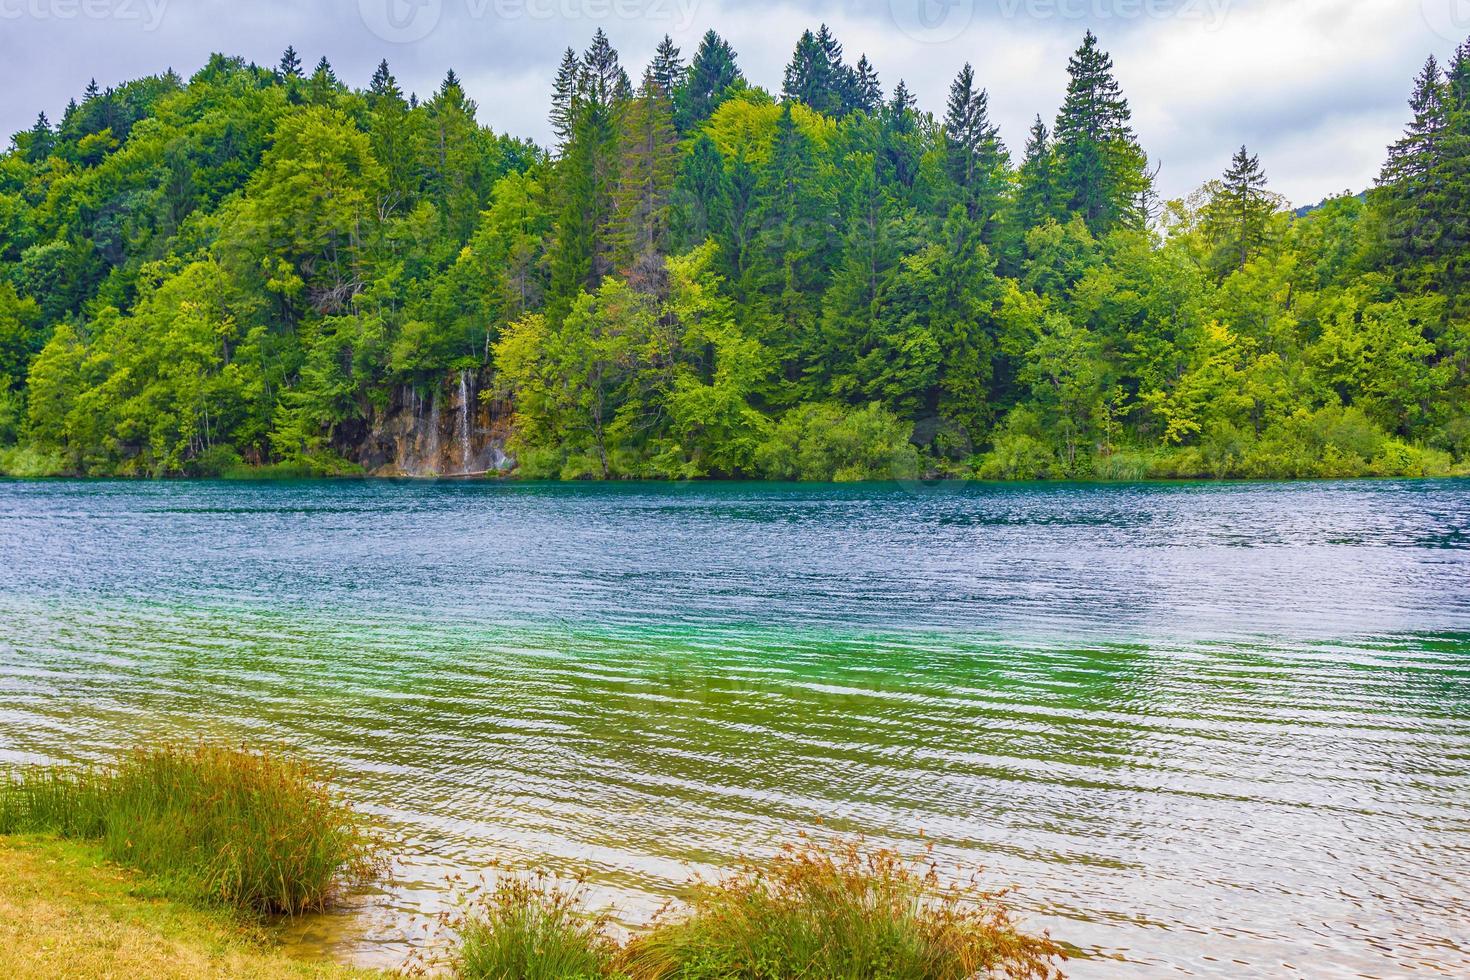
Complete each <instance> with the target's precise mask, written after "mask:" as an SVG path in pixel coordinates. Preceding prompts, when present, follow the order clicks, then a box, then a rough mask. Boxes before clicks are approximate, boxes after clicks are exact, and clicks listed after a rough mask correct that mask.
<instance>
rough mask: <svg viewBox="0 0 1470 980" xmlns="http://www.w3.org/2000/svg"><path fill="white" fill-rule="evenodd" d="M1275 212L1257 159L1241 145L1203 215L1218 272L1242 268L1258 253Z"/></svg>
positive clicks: (1263, 243) (1264, 176) (1273, 203)
mask: <svg viewBox="0 0 1470 980" xmlns="http://www.w3.org/2000/svg"><path fill="white" fill-rule="evenodd" d="M1275 210H1276V207H1275V201H1274V199H1273V198H1272V197H1271V195H1270V194H1269V193H1268V192H1267V191H1266V175H1265V173H1263V172H1262V170H1261V161H1260V158H1259V157H1255V156H1252V155H1251V154H1250V152H1249V151H1248V150H1247V149H1246V148H1245V147H1244V146H1242V147H1241V148H1240V149H1239V150H1238V151H1237V152H1236V154H1235V157H1234V158H1233V159H1232V160H1231V161H1230V168H1229V169H1228V170H1226V171H1225V177H1224V180H1223V181H1222V182H1221V184H1220V186H1219V189H1218V190H1217V191H1216V193H1215V194H1214V196H1213V197H1212V199H1211V201H1210V204H1209V207H1208V209H1207V214H1206V221H1205V224H1206V230H1207V233H1208V234H1209V235H1210V237H1211V238H1212V239H1213V240H1214V242H1215V244H1216V250H1217V259H1216V267H1217V269H1218V271H1219V272H1220V273H1222V274H1224V273H1227V272H1233V271H1235V270H1238V269H1244V268H1245V267H1246V265H1247V264H1248V263H1249V262H1250V260H1251V259H1252V258H1254V257H1255V256H1256V255H1257V254H1258V253H1259V252H1260V250H1261V248H1262V247H1263V246H1264V245H1265V243H1266V236H1267V234H1268V232H1269V230H1270V224H1271V215H1272V214H1273V213H1275Z"/></svg>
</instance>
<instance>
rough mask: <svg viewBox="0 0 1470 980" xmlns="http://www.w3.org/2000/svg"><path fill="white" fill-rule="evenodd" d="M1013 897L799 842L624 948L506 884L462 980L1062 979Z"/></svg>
mask: <svg viewBox="0 0 1470 980" xmlns="http://www.w3.org/2000/svg"><path fill="white" fill-rule="evenodd" d="M1004 897H1005V896H1004V894H1003V893H1000V892H987V891H982V890H980V889H979V888H978V887H977V886H976V884H975V883H974V882H973V881H971V882H968V883H965V884H962V885H960V884H948V885H946V884H942V883H941V881H940V879H939V877H938V874H937V872H936V871H935V868H934V865H933V863H932V861H930V860H928V858H927V856H926V858H925V859H921V860H918V861H907V860H905V859H904V858H902V857H901V856H900V855H898V854H897V853H895V852H893V851H890V850H885V849H880V848H869V847H867V846H865V845H864V844H863V842H861V841H847V842H840V843H836V844H826V845H823V844H818V843H816V842H813V841H810V840H806V839H803V840H802V841H801V842H800V843H799V844H797V845H794V846H791V847H788V848H786V849H784V850H783V851H782V852H781V853H780V854H779V855H778V856H776V857H775V858H772V859H767V860H759V861H757V860H749V861H744V862H742V863H740V864H739V865H738V866H737V868H736V869H735V870H734V871H733V872H732V873H731V874H729V875H727V876H724V877H722V878H720V879H718V880H715V881H711V882H697V883H696V884H695V885H694V886H693V888H692V889H691V893H690V896H689V901H688V904H687V907H684V908H682V909H681V910H680V911H677V912H672V911H670V912H666V913H664V914H662V915H660V917H659V918H658V919H657V920H656V921H655V922H654V924H653V925H652V926H651V927H650V928H649V929H648V930H646V931H644V932H643V933H642V934H640V935H636V936H634V937H633V938H632V939H630V940H629V941H628V942H626V943H625V944H622V945H621V946H615V945H614V944H613V943H612V942H611V941H610V940H609V939H608V938H607V935H606V929H605V925H606V920H605V919H600V918H593V917H589V916H587V915H586V913H585V912H583V910H582V908H581V904H580V902H579V901H578V900H577V893H575V892H569V891H561V890H557V889H554V888H548V887H546V886H545V885H544V884H542V883H541V879H537V880H536V881H535V882H514V881H513V882H509V883H505V884H502V885H500V886H498V887H497V889H496V890H495V891H494V892H492V893H491V897H490V900H489V901H488V902H481V903H478V904H477V905H476V906H474V907H472V910H471V914H470V915H469V916H468V917H467V918H466V919H465V920H464V922H463V923H462V924H461V925H460V926H459V932H460V936H461V939H462V944H461V946H460V950H459V953H458V958H457V960H456V961H455V964H454V971H455V973H456V975H457V976H459V977H460V978H461V980H511V978H553V977H558V978H579V980H580V978H591V977H602V978H618V980H972V978H978V977H1011V978H1025V980H1048V978H1056V977H1060V976H1061V975H1062V974H1061V971H1060V969H1059V967H1058V966H1057V963H1058V961H1059V960H1060V959H1061V958H1062V948H1061V947H1060V946H1059V945H1058V944H1056V943H1055V942H1053V941H1052V940H1051V939H1050V938H1048V937H1046V936H1035V935H1030V934H1028V933H1026V932H1023V931H1022V930H1021V929H1020V928H1019V926H1018V925H1017V924H1016V922H1015V921H1014V919H1013V918H1012V916H1011V914H1010V912H1009V911H1008V910H1007V907H1006V904H1005V902H1004Z"/></svg>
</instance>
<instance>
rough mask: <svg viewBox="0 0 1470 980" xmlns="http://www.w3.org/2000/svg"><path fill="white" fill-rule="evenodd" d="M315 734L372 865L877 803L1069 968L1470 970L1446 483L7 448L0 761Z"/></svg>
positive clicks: (1462, 523)
mask: <svg viewBox="0 0 1470 980" xmlns="http://www.w3.org/2000/svg"><path fill="white" fill-rule="evenodd" d="M200 735H203V736H208V737H227V738H232V739H243V740H248V741H251V742H269V743H272V744H276V745H284V746H288V747H290V748H292V749H294V750H296V751H299V752H301V753H303V754H306V755H308V756H311V757H312V758H315V759H319V760H321V761H323V762H326V763H329V764H331V765H332V766H334V767H335V768H336V771H337V772H338V774H339V776H340V778H341V782H342V784H343V786H344V788H345V789H346V791H347V792H348V793H349V794H350V795H351V796H352V798H353V799H355V800H356V801H358V802H359V803H360V804H361V805H362V806H363V807H364V808H365V809H367V810H368V811H369V812H371V813H372V814H374V815H375V816H376V817H377V818H379V819H380V820H381V821H382V822H383V823H384V825H385V826H386V827H387V828H389V832H390V834H391V836H392V838H393V840H394V841H395V845H396V847H397V849H398V851H399V860H398V866H397V869H396V879H395V880H394V882H392V883H391V884H389V885H388V886H386V887H384V888H383V889H380V890H377V891H374V892H372V893H370V894H364V895H361V896H358V897H357V898H356V899H355V900H354V903H353V908H352V910H351V911H350V912H349V913H343V914H339V915H334V916H329V917H323V918H318V919H314V920H308V921H306V922H303V923H301V924H299V925H298V926H297V927H295V928H294V930H293V931H292V933H291V935H290V937H289V938H290V939H291V941H292V942H294V943H297V944H298V945H299V946H300V947H301V948H302V949H303V950H308V949H309V950H320V949H323V948H326V949H329V950H331V951H332V952H334V953H336V954H337V955H340V956H343V957H346V958H350V959H356V960H359V961H363V962H378V963H389V964H391V963H394V962H397V961H398V960H400V959H401V958H402V955H403V954H404V952H405V951H407V950H410V949H412V948H414V947H415V946H417V945H420V944H422V943H423V942H425V940H424V939H423V938H422V937H421V936H420V935H419V933H418V932H417V931H416V923H417V922H418V921H419V920H418V919H417V918H416V917H421V916H423V915H425V914H427V913H431V912H433V911H435V910H437V909H439V908H441V907H443V905H444V903H445V902H446V901H447V900H448V897H449V895H450V892H451V889H450V888H449V887H448V886H447V885H446V884H445V881H444V877H445V875H448V874H465V875H472V874H475V873H478V872H479V871H480V870H481V869H483V868H485V867H486V866H487V864H488V863H489V862H491V861H501V862H504V863H507V864H509V865H510V866H512V867H532V866H545V867H549V868H551V869H552V870H555V871H557V872H561V873H568V874H570V873H574V872H582V873H585V874H587V875H588V878H589V882H590V885H591V889H592V894H593V897H594V898H595V900H596V901H599V902H606V903H609V904H612V905H614V906H615V907H616V909H617V918H618V919H619V921H621V922H623V923H626V924H630V925H631V924H636V923H638V922H640V921H642V920H644V919H646V918H647V916H648V915H649V914H650V913H651V912H652V911H653V910H655V909H656V908H657V907H658V906H659V905H660V904H661V903H662V902H663V901H664V900H665V899H667V898H668V897H669V896H670V895H671V894H674V893H675V892H676V890H677V887H678V885H679V884H680V883H681V882H683V881H685V880H686V879H687V878H688V877H689V875H690V874H692V873H705V874H710V873H714V872H717V871H719V870H720V869H721V868H722V867H725V866H727V865H728V864H729V863H730V862H731V861H732V860H733V858H734V857H735V856H736V855H737V854H739V853H741V852H753V853H763V852H766V851H769V850H770V849H771V848H773V847H775V846H776V845H777V844H778V843H779V842H781V841H783V840H788V839H790V838H791V837H792V836H793V835H794V834H796V833H797V832H800V831H808V832H812V833H816V834H830V833H858V832H860V833H864V834H866V835H867V836H868V837H869V839H871V840H873V841H875V842H877V843H882V844H891V845H893V846H896V847H899V848H901V849H904V850H908V851H915V852H917V851H918V850H919V849H920V848H921V847H922V846H923V845H922V842H923V841H924V840H925V839H927V840H929V841H932V842H933V843H934V844H935V846H936V853H937V854H938V856H939V857H940V858H941V861H942V862H943V863H944V864H945V865H947V866H949V867H951V868H955V869H958V870H961V871H963V872H966V873H968V871H969V870H971V869H973V868H974V867H977V866H979V867H983V868H984V872H983V874H982V877H981V880H982V881H983V882H985V883H987V884H991V885H1009V884H1015V885H1017V886H1019V891H1018V892H1017V893H1016V895H1015V896H1014V898H1013V901H1014V902H1015V904H1016V905H1017V906H1018V907H1019V908H1020V909H1021V910H1022V912H1023V914H1024V917H1025V919H1026V921H1027V922H1028V923H1030V924H1031V925H1033V926H1036V927H1045V928H1048V929H1050V930H1051V932H1052V934H1053V936H1054V937H1056V938H1057V939H1059V940H1062V941H1063V942H1065V943H1067V944H1068V945H1069V946H1071V947H1072V948H1073V949H1074V950H1075V951H1076V953H1077V958H1075V959H1074V960H1072V961H1071V962H1070V963H1069V964H1068V966H1067V971H1068V973H1069V974H1071V975H1073V976H1076V977H1115V976H1116V977H1145V976H1160V975H1182V976H1218V977H1240V976H1298V975H1310V976H1358V975H1362V976H1398V975H1403V974H1405V973H1408V972H1411V971H1414V972H1420V973H1427V974H1431V975H1432V974H1436V973H1437V974H1442V975H1445V976H1466V975H1470V483H1467V482H1465V481H1438V482H1435V481H1429V482H1387V483H1369V482H1364V483H1341V484H1290V485H1244V484H1242V485H1224V486H1197V485H1160V486H1121V487H1089V486H1045V487H1043V486H1014V487H991V486H968V487H962V486H946V485H941V486H928V485H924V484H910V485H873V486H851V487H795V486H762V485H746V484H740V485H713V486H711V485H693V486H653V485H629V486H611V487H597V486H582V485H578V486H546V485H533V484H504V485H500V484H471V483H441V484H436V483H386V482H385V483H370V482H341V483H301V484H290V483H283V484H264V483H262V484H226V483H167V484H166V483H148V484H143V483H102V482H98V483H81V482H41V483H24V482H9V483H3V482H0V764H11V765H14V764H21V763H26V762H33V761H39V760H55V759H60V760H78V759H92V758H100V757H104V756H105V755H106V754H107V753H109V752H110V751H112V750H114V749H115V748H116V747H118V746H121V745H127V744H130V743H132V742H134V741H136V740H137V739H139V738H147V737H157V736H184V737H195V736H200Z"/></svg>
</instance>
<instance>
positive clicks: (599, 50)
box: [578, 28, 633, 109]
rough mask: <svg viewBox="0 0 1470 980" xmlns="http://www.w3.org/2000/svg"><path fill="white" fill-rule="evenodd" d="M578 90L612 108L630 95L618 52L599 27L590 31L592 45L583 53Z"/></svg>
mask: <svg viewBox="0 0 1470 980" xmlns="http://www.w3.org/2000/svg"><path fill="white" fill-rule="evenodd" d="M578 94H579V95H580V96H581V98H582V99H584V100H585V101H587V102H589V103H591V104H592V105H594V106H597V107H599V108H603V109H611V108H613V107H614V106H616V105H617V104H618V103H619V102H622V101H624V100H626V99H628V98H631V97H632V94H633V84H632V82H631V81H629V79H628V73H627V72H626V71H624V70H623V67H622V65H621V64H619V63H618V52H617V51H616V50H615V49H614V48H613V46H612V43H611V42H609V41H608V38H607V34H605V33H604V32H603V31H602V29H601V28H598V30H597V33H596V34H595V35H593V38H592V46H591V47H589V48H588V49H587V50H586V52H584V53H583V55H582V73H581V76H580V79H579V86H578Z"/></svg>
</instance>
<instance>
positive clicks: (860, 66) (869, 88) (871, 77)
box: [854, 55, 883, 116]
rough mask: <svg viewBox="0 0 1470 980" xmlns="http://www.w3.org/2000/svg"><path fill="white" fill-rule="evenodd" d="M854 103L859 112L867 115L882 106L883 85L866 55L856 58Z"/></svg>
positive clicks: (875, 111)
mask: <svg viewBox="0 0 1470 980" xmlns="http://www.w3.org/2000/svg"><path fill="white" fill-rule="evenodd" d="M854 91H855V94H856V105H855V106H854V108H855V109H857V110H858V111H860V112H866V113H867V114H868V115H870V116H871V115H876V114H877V112H878V110H879V109H881V108H883V86H882V85H880V84H879V82H878V73H877V72H876V71H874V70H873V66H872V64H870V63H869V62H868V56H867V55H863V56H862V57H861V58H859V59H858V63H857V78H856V84H855V90H854Z"/></svg>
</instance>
